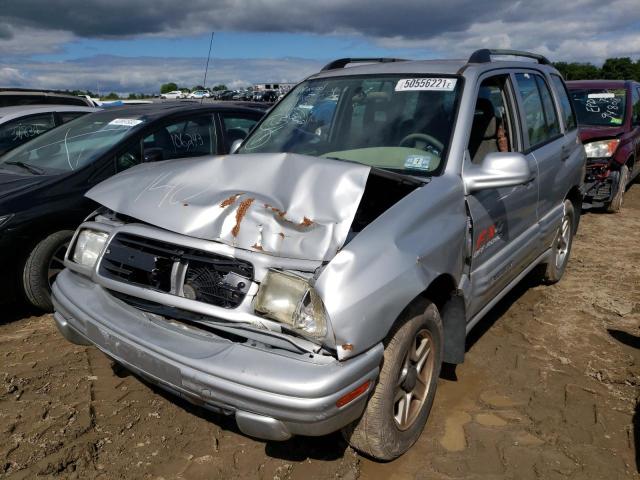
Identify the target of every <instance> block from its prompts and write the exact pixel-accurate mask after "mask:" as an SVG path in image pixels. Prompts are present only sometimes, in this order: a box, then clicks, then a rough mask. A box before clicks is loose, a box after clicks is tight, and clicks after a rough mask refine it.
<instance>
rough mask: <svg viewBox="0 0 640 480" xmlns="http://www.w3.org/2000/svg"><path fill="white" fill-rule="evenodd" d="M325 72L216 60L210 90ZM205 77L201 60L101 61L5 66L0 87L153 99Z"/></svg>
mask: <svg viewBox="0 0 640 480" xmlns="http://www.w3.org/2000/svg"><path fill="white" fill-rule="evenodd" d="M321 66H322V62H318V61H314V60H306V59H298V58H283V59H235V60H234V59H231V60H230V59H223V60H221V59H215V58H214V59H212V62H211V64H210V66H209V73H208V75H207V86H213V85H216V84H219V83H224V84H226V85H227V86H228V87H231V88H240V87H244V86H248V85H250V84H252V83H261V82H298V81H300V80H302V79H303V78H304V77H306V76H307V75H310V74H311V73H314V72H317V71H318V69H319V68H320V67H321ZM203 75H204V60H203V59H199V58H154V57H139V58H130V57H115V56H98V57H92V58H88V59H82V60H73V61H66V62H35V61H24V62H19V63H14V64H12V65H11V66H9V65H2V64H1V63H0V84H4V85H12V86H14V87H27V88H51V89H61V90H64V89H70V90H72V89H88V90H92V91H100V92H101V93H108V92H111V91H115V92H117V93H129V92H136V93H137V92H142V93H153V92H158V91H159V89H160V85H161V84H162V83H166V82H170V81H171V82H176V83H177V84H178V85H180V86H185V87H189V88H190V87H193V86H195V85H199V84H202V81H203Z"/></svg>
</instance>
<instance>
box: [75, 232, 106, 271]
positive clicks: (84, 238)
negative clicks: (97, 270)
mask: <svg viewBox="0 0 640 480" xmlns="http://www.w3.org/2000/svg"><path fill="white" fill-rule="evenodd" d="M107 238H109V235H108V234H107V233H105V232H99V231H96V230H88V229H84V230H81V231H80V233H79V234H78V239H77V240H76V248H75V250H74V251H73V261H74V262H76V263H79V264H80V265H84V266H86V267H93V266H94V265H95V264H96V262H97V261H98V257H99V256H100V254H101V253H102V249H103V248H104V245H105V243H107Z"/></svg>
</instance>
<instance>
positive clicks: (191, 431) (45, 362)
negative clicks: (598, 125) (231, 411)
mask: <svg viewBox="0 0 640 480" xmlns="http://www.w3.org/2000/svg"><path fill="white" fill-rule="evenodd" d="M639 325H640V185H637V184H636V185H635V186H633V187H632V188H631V189H630V190H629V192H628V194H627V197H626V202H625V206H624V209H623V211H622V213H620V214H617V215H608V214H603V213H587V214H585V215H584V216H583V217H582V223H581V226H580V231H579V233H578V236H577V238H576V241H575V244H574V250H573V253H572V258H571V261H570V263H569V267H568V270H567V273H566V275H565V277H564V279H563V280H562V281H561V282H560V283H559V284H557V285H555V286H552V287H545V286H537V285H533V284H531V282H530V281H529V282H527V281H525V282H524V283H523V284H522V285H520V286H519V287H518V288H516V290H515V291H514V292H512V293H511V294H510V295H509V296H508V297H507V298H506V299H505V300H504V301H502V302H501V303H500V304H499V305H498V306H497V307H496V308H495V309H494V310H493V311H492V312H491V313H490V314H489V315H488V317H487V318H485V319H484V320H483V321H482V322H481V323H480V324H479V325H478V327H477V328H476V330H475V331H474V332H473V334H472V336H471V338H470V339H469V346H468V354H467V358H466V361H465V363H464V364H463V365H459V366H458V367H457V368H456V369H455V371H452V370H451V369H449V370H448V371H447V372H446V373H445V374H444V375H443V378H441V380H440V384H439V389H438V393H437V396H436V401H435V404H434V408H433V411H432V414H431V417H430V419H429V422H428V424H427V428H426V430H425V432H424V433H423V435H422V437H421V438H420V440H419V441H418V443H417V444H416V445H415V446H414V447H413V448H412V449H411V451H410V452H409V453H407V454H406V455H404V456H403V457H402V458H400V459H398V460H396V461H394V462H390V463H385V464H380V463H376V462H372V461H370V460H368V459H366V458H363V457H361V456H359V455H358V454H356V453H355V452H354V451H353V450H351V449H350V448H348V447H347V446H346V445H345V443H344V442H343V441H342V440H341V437H340V435H337V434H336V435H332V436H328V437H324V438H317V439H308V438H296V439H293V440H290V441H288V442H285V443H265V442H260V441H256V440H253V439H251V438H247V437H245V436H243V435H241V434H240V433H239V432H238V430H237V428H236V427H235V425H234V422H233V421H232V420H230V419H228V418H224V417H221V416H217V415H214V414H211V413H207V412H206V411H203V410H200V409H198V408H196V407H193V406H191V405H188V404H186V403H184V402H181V401H178V400H177V399H176V398H173V397H171V396H169V395H166V394H164V393H161V392H160V391H157V390H155V389H154V388H152V387H150V386H148V385H146V384H145V383H143V382H142V381H140V380H139V379H138V378H136V377H134V376H132V375H130V374H128V373H127V372H126V371H124V370H122V369H120V368H118V367H117V366H113V365H112V364H111V362H110V361H109V360H108V359H107V358H106V357H105V356H103V355H102V354H101V353H99V352H98V351H97V350H96V349H94V348H84V347H77V346H73V345H71V344H69V343H68V342H66V341H65V340H64V339H63V338H62V337H61V336H60V335H59V334H58V332H57V331H56V329H55V327H54V325H53V321H52V319H51V317H50V316H42V317H34V316H30V315H29V313H28V312H27V313H25V312H24V311H20V309H14V310H7V309H5V310H4V312H3V313H2V319H1V320H0V477H3V478H4V477H6V478H33V477H36V476H38V475H41V476H45V477H57V478H82V479H85V478H101V479H118V478H128V479H133V478H149V479H167V480H169V479H181V478H184V479H212V478H236V477H244V478H265V479H281V480H284V479H313V478H344V479H356V478H365V479H381V478H385V479H386V478H390V479H395V480H399V479H413V478H425V479H427V478H428V479H435V480H442V479H457V478H465V479H498V478H499V479H502V478H514V479H523V480H526V479H534V478H536V479H537V478H542V479H607V480H614V479H618V478H620V479H622V478H632V479H633V478H640V475H638V473H637V472H638V470H637V468H638V463H639V462H640V460H639V459H638V453H637V449H638V446H637V445H640V438H639V435H640V418H639V416H640V411H639V410H638V407H637V405H638V399H639V398H638V397H639V393H640V389H639V388H638V387H639V385H640V329H639ZM634 414H635V418H634ZM634 424H635V427H634Z"/></svg>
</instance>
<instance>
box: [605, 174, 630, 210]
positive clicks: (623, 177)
mask: <svg viewBox="0 0 640 480" xmlns="http://www.w3.org/2000/svg"><path fill="white" fill-rule="evenodd" d="M628 182H629V167H627V166H626V165H623V166H622V167H620V177H619V179H618V188H617V190H616V194H615V195H614V196H613V198H612V199H611V202H610V203H609V205H607V212H609V213H617V212H619V211H620V209H621V208H622V202H623V200H624V192H625V190H626V189H627V183H628Z"/></svg>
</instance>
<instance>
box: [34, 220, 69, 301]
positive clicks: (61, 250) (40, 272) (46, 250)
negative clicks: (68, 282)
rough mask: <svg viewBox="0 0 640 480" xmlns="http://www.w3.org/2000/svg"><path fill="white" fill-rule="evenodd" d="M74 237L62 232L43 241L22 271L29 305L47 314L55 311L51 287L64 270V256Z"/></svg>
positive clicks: (64, 231)
mask: <svg viewBox="0 0 640 480" xmlns="http://www.w3.org/2000/svg"><path fill="white" fill-rule="evenodd" d="M72 236H73V231H72V230H61V231H59V232H55V233H52V234H51V235H49V236H47V237H45V238H44V239H43V240H41V241H40V242H39V243H38V244H37V245H36V246H35V247H34V248H33V250H31V252H30V253H29V255H28V256H27V259H26V261H25V264H24V268H23V270H22V288H23V290H24V295H25V297H26V299H27V301H28V302H29V303H31V305H33V306H34V307H36V308H39V309H40V310H44V311H45V312H51V311H53V303H51V286H52V285H53V282H54V281H55V279H56V277H57V276H58V273H60V272H61V271H62V269H63V268H64V264H63V261H64V255H65V252H66V250H67V247H68V246H69V242H70V241H71V238H72Z"/></svg>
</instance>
